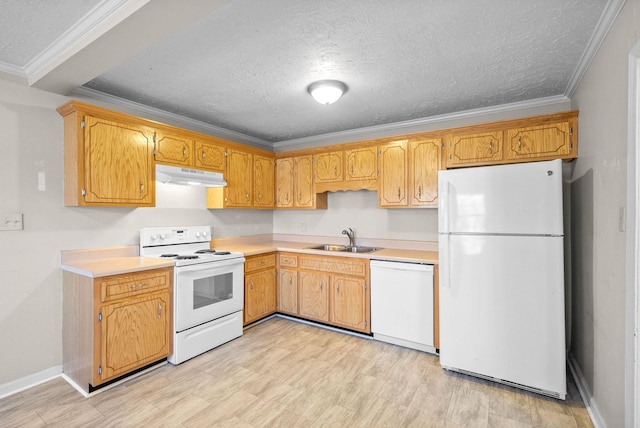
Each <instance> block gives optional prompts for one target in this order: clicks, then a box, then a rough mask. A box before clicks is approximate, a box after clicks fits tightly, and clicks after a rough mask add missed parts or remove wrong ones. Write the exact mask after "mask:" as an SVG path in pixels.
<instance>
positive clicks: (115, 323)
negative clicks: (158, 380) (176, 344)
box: [63, 268, 173, 392]
mask: <svg viewBox="0 0 640 428" xmlns="http://www.w3.org/2000/svg"><path fill="white" fill-rule="evenodd" d="M172 278H173V271H172V268H162V269H152V270H148V271H142V272H135V273H129V274H120V275H112V276H105V277H99V278H91V277H87V276H83V275H79V274H76V273H72V272H69V271H64V272H63V370H64V372H65V374H66V375H67V376H68V377H69V378H70V379H72V380H73V381H74V382H75V383H76V384H77V385H78V386H80V387H81V388H83V389H85V391H86V392H90V391H91V390H92V389H93V388H95V387H98V386H99V385H101V384H103V383H105V382H107V381H110V380H113V379H115V378H118V377H120V376H122V375H125V374H127V373H130V372H132V371H134V370H136V369H138V368H141V367H144V366H146V365H148V364H151V363H153V362H156V361H159V360H162V359H163V358H166V357H167V356H168V355H169V354H170V353H171V352H172V343H171V331H172V318H171V313H172V309H171V304H172V303H171V296H172Z"/></svg>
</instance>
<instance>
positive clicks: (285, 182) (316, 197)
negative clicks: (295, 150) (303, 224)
mask: <svg viewBox="0 0 640 428" xmlns="http://www.w3.org/2000/svg"><path fill="white" fill-rule="evenodd" d="M326 207H327V195H326V193H321V194H317V193H316V189H315V187H314V181H313V157H312V156H311V155H306V156H295V157H287V158H280V159H278V160H277V161H276V208H309V209H315V208H326Z"/></svg>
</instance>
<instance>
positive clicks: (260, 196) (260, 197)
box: [258, 191, 262, 200]
mask: <svg viewBox="0 0 640 428" xmlns="http://www.w3.org/2000/svg"><path fill="white" fill-rule="evenodd" d="M261 199H262V194H261V193H260V192H259V191H258V200H261Z"/></svg>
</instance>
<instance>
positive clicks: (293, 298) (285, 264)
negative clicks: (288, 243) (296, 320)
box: [278, 253, 299, 315]
mask: <svg viewBox="0 0 640 428" xmlns="http://www.w3.org/2000/svg"><path fill="white" fill-rule="evenodd" d="M297 267H298V256H297V255H296V254H289V253H278V312H282V313H285V314H290V315H298V313H299V311H298V271H297V270H296V268H297Z"/></svg>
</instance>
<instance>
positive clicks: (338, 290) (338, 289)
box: [336, 284, 340, 293]
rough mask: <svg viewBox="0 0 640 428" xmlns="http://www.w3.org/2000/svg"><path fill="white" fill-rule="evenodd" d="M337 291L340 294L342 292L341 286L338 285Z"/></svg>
mask: <svg viewBox="0 0 640 428" xmlns="http://www.w3.org/2000/svg"><path fill="white" fill-rule="evenodd" d="M336 291H337V292H338V293H339V292H340V284H338V286H337V290H336Z"/></svg>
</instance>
